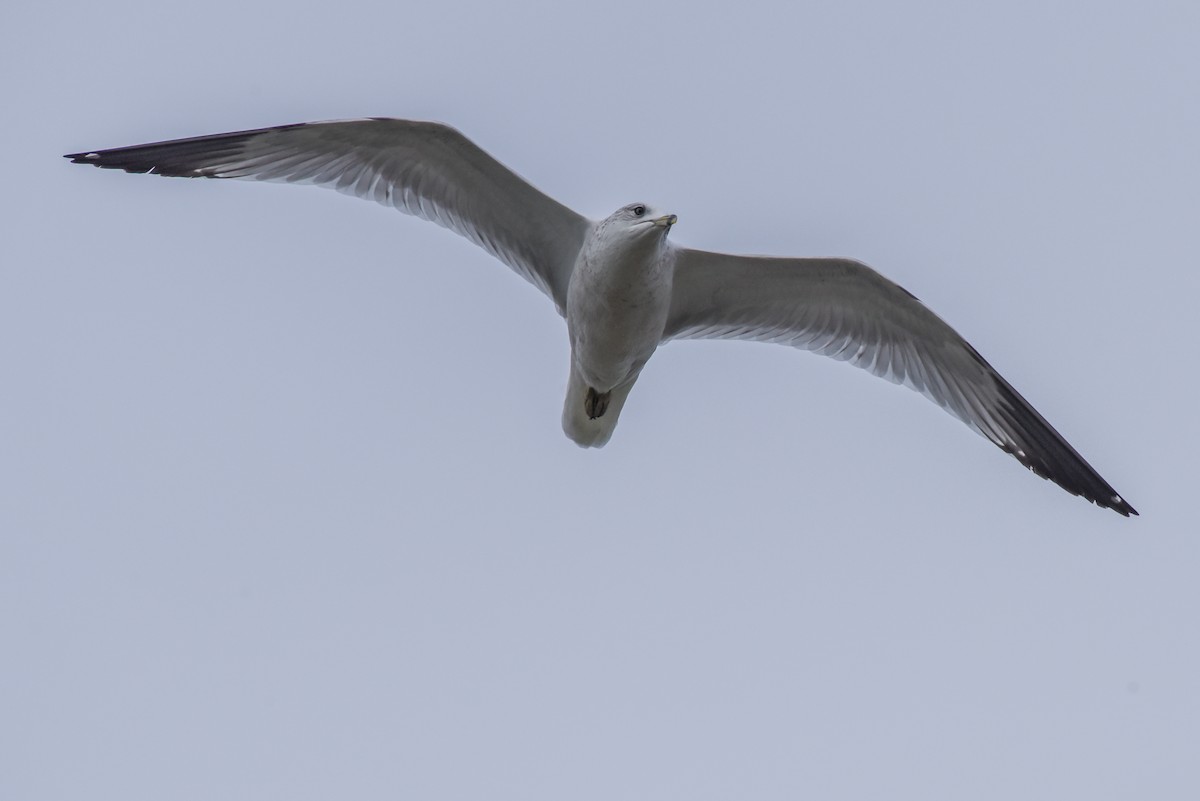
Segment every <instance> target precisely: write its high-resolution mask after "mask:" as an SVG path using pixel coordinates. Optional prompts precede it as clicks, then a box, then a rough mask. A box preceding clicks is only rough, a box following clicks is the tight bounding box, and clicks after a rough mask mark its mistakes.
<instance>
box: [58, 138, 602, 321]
mask: <svg viewBox="0 0 1200 801" xmlns="http://www.w3.org/2000/svg"><path fill="white" fill-rule="evenodd" d="M67 158H69V159H71V161H72V162H74V163H76V164H93V165H95V166H97V167H108V168H113V169H120V170H125V171H126V172H139V173H157V174H159V175H171V176H183V177H188V178H250V179H256V180H259V181H284V182H287V183H310V184H316V185H317V186H325V187H329V188H331V189H336V190H338V191H339V192H344V193H346V194H349V195H355V196H357V197H361V198H365V199H367V200H374V201H377V202H379V203H382V204H383V205H385V206H392V207H393V208H396V209H398V210H400V211H402V212H405V213H407V214H412V215H415V216H417V217H420V218H422V219H425V220H430V221H431V222H435V223H438V224H439V225H442V226H445V227H446V228H449V229H451V230H453V231H455V232H457V233H459V234H461V235H462V236H465V237H466V238H467V239H470V240H471V241H472V242H474V243H475V244H477V245H479V246H480V247H482V248H483V249H484V250H486V251H488V252H489V253H491V254H492V255H493V256H495V257H496V258H498V259H500V260H501V261H502V262H504V263H505V264H507V265H508V266H509V267H512V268H513V269H514V270H516V271H517V272H518V273H520V274H521V275H522V276H524V277H525V278H526V279H527V280H528V281H530V282H531V283H533V284H534V285H535V286H537V287H538V288H539V289H541V290H542V291H543V292H545V293H546V294H547V295H549V296H550V298H551V299H552V300H553V301H554V303H555V305H556V306H557V307H558V309H559V312H560V313H562V311H563V309H565V307H566V297H567V284H568V282H569V281H570V277H571V270H572V268H573V267H574V264H575V257H576V255H577V254H578V253H579V250H580V248H581V247H582V246H583V241H584V239H585V238H586V236H587V234H588V231H589V230H590V229H591V225H592V223H591V222H590V221H589V220H588V219H587V218H585V217H583V216H581V215H579V214H576V213H575V212H574V211H572V210H571V209H569V208H567V207H566V206H564V205H562V204H561V203H558V202H557V201H555V200H553V199H552V198H550V197H547V196H546V195H544V194H542V193H541V192H539V191H538V190H537V189H535V188H534V187H533V186H531V185H530V184H528V183H527V182H526V181H524V180H523V179H522V178H520V177H519V176H518V175H517V174H516V173H514V172H512V171H511V170H509V169H508V168H507V167H505V166H504V165H503V164H501V163H500V162H498V161H496V160H495V159H494V158H492V157H491V156H489V155H488V154H487V153H485V152H484V151H483V150H481V149H480V148H479V147H477V146H476V145H475V144H474V143H473V142H471V141H470V140H469V139H467V138H466V137H465V136H463V135H462V134H461V133H459V132H458V131H456V130H455V129H453V128H451V127H449V126H446V125H442V124H440V123H432V122H415V121H411V120H394V119H363V120H346V121H335V122H316V123H301V124H298V125H284V126H280V127H277V128H262V129H259V130H254V131H239V132H236V133H227V134H215V135H213V136H198V137H195V138H191V139H176V140H173V141H170V142H157V143H154V144H148V145H135V146H133V147H122V148H115V149H113V150H96V151H87V152H83V153H72V154H70V155H68V156H67Z"/></svg>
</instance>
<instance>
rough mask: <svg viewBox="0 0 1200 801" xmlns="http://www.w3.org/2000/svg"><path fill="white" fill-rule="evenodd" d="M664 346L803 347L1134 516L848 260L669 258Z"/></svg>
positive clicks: (902, 299)
mask: <svg viewBox="0 0 1200 801" xmlns="http://www.w3.org/2000/svg"><path fill="white" fill-rule="evenodd" d="M675 260H676V261H675V282H674V287H673V290H672V292H673V295H672V302H671V311H670V314H669V316H668V320H667V327H666V331H665V333H664V339H697V338H719V339H748V340H756V341H761V342H774V343H778V344H781V345H790V346H791V347H795V348H801V349H804V350H810V351H813V352H815V353H820V354H822V355H825V356H829V357H831V358H834V359H838V360H840V361H845V362H848V363H850V364H852V365H854V366H855V367H859V368H862V369H864V370H867V371H868V372H870V373H872V374H874V375H877V376H880V377H881V378H886V379H888V380H889V381H892V382H895V383H898V384H903V385H905V386H908V387H911V388H912V389H915V390H916V391H918V392H920V393H921V394H922V395H924V396H925V397H927V398H929V399H930V400H932V401H933V402H934V403H936V404H938V405H939V406H941V407H942V408H944V409H946V411H948V412H950V413H951V414H953V415H954V416H955V417H957V418H958V419H959V420H962V421H963V422H964V423H966V424H967V425H968V426H970V427H971V428H972V429H974V430H975V431H977V432H978V433H980V434H982V435H983V436H985V437H987V438H988V439H989V440H991V441H992V442H994V443H995V444H996V445H998V446H999V447H1000V448H1002V449H1004V450H1005V451H1006V452H1008V453H1011V454H1012V455H1013V456H1015V457H1016V458H1017V460H1018V461H1020V462H1021V464H1023V465H1025V466H1026V467H1028V468H1029V469H1030V470H1032V471H1033V472H1035V473H1036V474H1038V475H1040V476H1042V477H1043V478H1048V479H1050V480H1052V481H1054V482H1055V483H1056V484H1058V485H1059V486H1061V487H1062V488H1063V489H1065V490H1067V491H1068V492H1070V493H1072V494H1075V495H1082V496H1083V497H1085V498H1087V499H1088V500H1089V501H1092V502H1093V503H1096V504H1098V505H1099V506H1103V507H1106V508H1109V509H1113V510H1114V511H1116V512H1118V513H1120V514H1122V515H1126V516H1128V515H1130V514H1137V512H1136V511H1135V510H1134V509H1133V507H1132V506H1130V505H1129V504H1128V503H1126V502H1125V501H1124V500H1123V499H1122V498H1121V497H1120V496H1119V495H1118V494H1117V493H1116V492H1115V491H1114V490H1113V488H1112V487H1111V486H1109V485H1108V483H1107V482H1105V481H1104V479H1102V478H1101V477H1100V475H1099V474H1098V473H1096V471H1095V470H1094V469H1092V467H1091V466H1090V465H1088V463H1087V462H1086V461H1084V459H1083V458H1082V457H1081V456H1080V455H1079V454H1078V453H1077V452H1076V451H1075V449H1074V448H1072V447H1071V446H1070V445H1069V444H1068V443H1067V441H1066V440H1065V439H1063V437H1062V436H1061V435H1060V434H1059V433H1058V432H1057V431H1055V430H1054V428H1053V427H1051V426H1050V424H1049V423H1047V422H1046V420H1045V419H1044V418H1043V417H1042V416H1041V415H1040V414H1038V413H1037V411H1036V410H1034V408H1033V407H1032V406H1030V405H1029V403H1028V402H1027V401H1026V400H1025V399H1024V398H1022V397H1021V396H1020V394H1018V393H1017V391H1016V390H1014V389H1013V388H1012V386H1011V385H1010V384H1009V383H1008V382H1007V381H1005V380H1004V378H1003V377H1002V376H1001V375H1000V374H999V373H997V372H996V370H995V369H993V368H992V366H991V365H990V364H988V363H987V361H985V360H984V359H983V357H982V356H980V355H979V353H978V352H977V351H976V350H975V349H974V348H973V347H971V345H970V344H968V343H967V341H966V340H965V339H963V338H962V337H961V336H959V334H958V333H957V332H956V331H955V330H954V329H952V328H951V327H950V326H949V325H947V324H946V323H945V322H944V321H942V319H941V318H940V317H938V316H937V315H936V314H934V313H933V312H931V311H930V310H929V309H928V308H926V307H925V305H924V304H922V303H921V302H920V301H919V300H917V299H916V298H915V297H914V296H913V295H912V294H911V293H909V292H907V291H906V290H904V289H902V288H901V287H899V286H897V285H896V284H894V283H892V282H891V281H889V280H888V279H886V278H884V277H883V276H881V275H880V274H879V273H877V272H875V271H874V270H872V269H871V268H869V267H867V266H866V265H865V264H862V263H860V262H856V261H852V260H850V259H783V258H767V257H756V256H730V255H726V254H721V253H707V252H704V251H698V250H687V249H677V250H676V251H675Z"/></svg>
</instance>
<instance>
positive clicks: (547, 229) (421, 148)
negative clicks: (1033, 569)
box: [66, 118, 1137, 517]
mask: <svg viewBox="0 0 1200 801" xmlns="http://www.w3.org/2000/svg"><path fill="white" fill-rule="evenodd" d="M66 158H68V159H70V160H71V161H72V162H73V163H76V164H92V165H95V166H97V167H105V168H110V169H119V170H125V171H126V172H132V173H155V174H157V175H166V176H181V177H187V178H245V179H253V180H259V181H280V182H286V183H298V184H314V185H316V186H323V187H328V188H331V189H336V190H338V191H339V192H343V193H345V194H348V195H354V196H356V197H360V198H365V199H367V200H374V201H376V202H378V203H382V204H383V205H385V206H390V207H392V208H395V209H397V210H398V211H402V212H405V213H407V214H411V215H414V216H416V217H420V218H421V219H424V220H429V221H430V222H434V223H437V224H438V225H441V226H444V227H446V228H449V229H450V230H452V231H455V232H456V233H458V234H460V235H462V236H464V237H466V238H467V239H469V240H471V241H472V242H474V243H475V244H476V245H479V246H480V247H482V248H483V249H484V250H486V251H487V252H488V253H490V254H492V255H493V256H495V257H496V258H497V259H499V260H500V261H502V262H504V263H505V264H507V265H508V266H509V267H511V268H512V269H513V270H514V271H516V272H517V273H518V274H520V275H521V277H523V278H525V279H526V280H527V281H529V282H530V283H531V284H533V285H534V286H536V287H537V288H538V289H540V290H541V291H542V292H544V293H545V294H546V295H547V296H549V298H550V299H551V300H552V301H553V302H554V305H555V308H556V309H557V310H558V313H559V314H560V315H562V316H563V317H565V318H566V322H567V333H568V336H569V339H570V345H571V366H570V375H569V377H568V380H567V395H566V401H565V402H564V404H563V414H562V426H563V431H564V432H565V433H566V435H567V436H568V437H570V438H571V439H572V440H574V441H575V442H576V443H578V444H579V445H580V446H583V447H601V446H603V445H605V444H606V443H607V442H608V440H609V438H610V437H611V436H612V433H613V430H614V429H615V428H616V425H617V419H618V418H619V417H620V414H621V410H622V409H623V408H624V406H625V402H626V400H627V399H628V397H629V393H630V390H632V389H633V385H634V383H635V382H636V381H637V379H638V376H639V375H640V374H641V372H642V369H643V368H644V367H645V366H646V362H647V361H649V359H650V357H651V356H652V355H653V354H654V352H655V351H656V350H657V349H658V347H659V346H660V345H662V344H664V343H666V342H668V341H670V340H673V339H705V338H712V339H742V340H754V341H759V342H774V343H777V344H780V345H790V346H792V347H794V348H800V349H803V350H808V351H813V352H815V353H820V354H823V355H825V356H829V357H831V358H834V359H838V360H840V361H844V362H848V363H850V364H852V365H854V366H855V367H859V368H862V369H864V370H867V371H869V372H870V373H872V374H874V375H877V376H880V377H881V378H886V379H887V380H889V381H892V382H894V383H897V384H903V385H905V386H907V387H910V388H912V389H914V390H916V391H917V392H920V393H921V394H922V395H924V396H925V397H927V398H929V399H930V400H931V401H933V402H934V403H936V404H938V405H939V406H941V407H942V408H943V409H945V410H946V411H947V412H949V413H950V414H952V415H954V416H955V417H957V418H958V419H959V420H961V421H962V422H964V423H966V424H967V425H968V426H969V427H970V428H972V429H974V430H975V431H976V432H977V433H979V434H982V435H983V436H984V437H986V438H987V439H989V440H991V441H992V442H993V443H995V444H996V445H997V446H999V447H1000V448H1002V449H1003V450H1004V451H1005V452H1007V453H1009V454H1011V455H1012V456H1014V457H1015V458H1016V459H1017V461H1019V462H1020V463H1021V464H1023V465H1024V466H1025V467H1027V468H1029V469H1030V470H1032V471H1033V472H1034V473H1036V474H1037V475H1039V476H1041V477H1042V478H1046V479H1049V480H1051V481H1053V482H1054V483H1056V484H1058V485H1059V486H1060V487H1062V488H1063V489H1064V490H1066V491H1067V492H1069V493H1071V494H1073V495H1080V496H1083V497H1084V498H1086V499H1087V500H1089V501H1091V502H1092V503H1095V504H1096V505H1098V506H1100V507H1104V508H1108V509H1112V510H1113V511H1115V512H1117V513H1119V514H1121V515H1124V516H1126V517H1128V516H1129V515H1136V514H1137V511H1136V510H1134V508H1133V507H1132V506H1130V505H1129V504H1128V503H1127V502H1126V501H1125V500H1124V499H1122V498H1121V496H1120V495H1118V494H1117V493H1116V491H1115V490H1114V489H1113V488H1112V487H1111V486H1109V484H1108V483H1107V482H1106V481H1105V480H1104V479H1103V478H1101V477H1100V475H1099V474H1098V473H1097V472H1096V471H1095V470H1094V469H1092V467H1091V466H1090V465H1089V464H1088V463H1087V462H1086V461H1084V459H1083V457H1081V456H1080V455H1079V454H1078V453H1077V452H1076V451H1075V449H1074V448H1072V447H1071V446H1070V445H1069V444H1068V443H1067V441H1066V440H1065V439H1063V437H1062V436H1061V435H1060V434H1059V433H1058V432H1057V431H1055V430H1054V428H1053V427H1052V426H1051V425H1050V424H1049V423H1047V422H1046V420H1045V419H1044V418H1043V417H1042V416H1041V415H1040V414H1038V413H1037V411H1036V410H1034V408H1033V407H1032V406H1030V405H1029V403H1028V402H1027V401H1026V400H1025V399H1024V398H1022V397H1021V395H1020V394H1018V393H1017V391H1016V390H1015V389H1013V387H1012V386H1011V385H1010V384H1009V383H1008V382H1007V381H1005V380H1004V378H1003V377H1001V376H1000V374H999V373H998V372H996V370H995V369H993V368H992V366H991V365H990V364H988V363H987V361H986V360H984V358H983V357H982V356H980V355H979V353H978V352H977V351H976V350H975V349H974V348H973V347H971V345H970V344H968V343H967V341H966V340H965V339H963V338H962V337H961V336H960V335H959V334H958V333H957V332H956V331H955V330H954V329H952V328H951V327H950V326H949V325H947V324H946V323H945V322H943V321H942V319H941V318H940V317H938V316H937V315H936V314H934V313H933V312H932V311H930V310H929V309H928V308H926V307H925V305H924V304H922V303H921V302H920V301H919V300H917V298H916V297H915V296H913V295H912V294H911V293H909V292H908V291H906V290H905V289H902V288H901V287H900V286H898V285H896V284H894V283H892V282H891V281H889V280H888V279H887V278H884V277H883V276H882V275H880V274H879V273H877V272H875V271H874V270H873V269H871V268H870V267H868V266H866V265H865V264H863V263H861V262H859V261H855V260H853V259H845V258H777V257H767V256H737V255H730V254H725V253H710V252H707V251H703V250H692V249H690V248H683V247H678V246H676V245H674V244H673V243H670V242H668V241H667V235H668V234H669V233H670V231H671V226H673V225H674V224H675V223H676V221H677V218H676V216H675V215H674V214H667V213H664V212H662V211H660V210H658V209H656V208H653V207H651V206H650V205H648V204H646V203H642V202H637V203H630V204H629V205H626V206H622V207H621V208H619V209H617V210H616V211H615V212H613V213H612V214H610V215H608V216H607V217H605V218H604V219H602V220H592V219H589V218H588V217H585V216H583V215H581V214H578V213H576V212H575V211H573V210H571V209H569V208H567V207H566V206H564V205H562V204H561V203H558V202H557V201H555V200H554V199H552V198H550V197H548V196H547V195H545V194H543V193H542V192H540V191H539V190H537V189H535V188H534V187H533V186H532V185H530V184H529V183H527V182H526V181H525V180H523V179H522V178H521V177H519V176H518V175H517V174H516V173H514V172H512V171H511V170H509V169H508V168H507V167H505V166H504V165H503V164H501V163H500V162H499V161H497V160H496V159H494V158H492V157H491V156H490V155H488V154H487V153H485V152H484V151H483V150H482V149H480V148H479V147H478V146H477V145H475V144H474V143H473V142H471V141H470V140H469V139H467V138H466V137H465V136H463V135H462V134H461V133H459V132H458V131H457V130H455V129H454V128H451V127H449V126H447V125H443V124H441V123H435V122H420V121H413V120H401V119H388V118H368V119H358V120H336V121H330V122H310V123H299V124H295V125H283V126H278V127H273V128H261V129H257V130H251V131H237V132H234V133H224V134H215V135H211V136H199V137H193V138H189V139H176V140H171V141H166V142H156V143H153V144H146V145H135V146H132V147H121V148H114V149H111V150H95V151H86V152H83V153H73V154H69V155H67V156H66Z"/></svg>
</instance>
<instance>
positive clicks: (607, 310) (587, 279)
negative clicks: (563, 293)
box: [567, 232, 672, 392]
mask: <svg viewBox="0 0 1200 801" xmlns="http://www.w3.org/2000/svg"><path fill="white" fill-rule="evenodd" d="M599 233H600V235H599V236H596V237H594V238H593V239H591V240H590V241H589V242H588V243H587V245H585V247H584V248H583V250H582V251H581V252H580V254H579V261H578V262H577V264H576V265H575V270H574V273H573V274H572V276H571V284H570V287H569V288H568V290H567V329H568V331H569V333H570V338H571V356H572V359H574V361H575V366H576V368H577V369H578V370H579V373H580V374H581V375H582V376H583V378H584V379H585V380H586V381H587V382H588V384H589V386H591V387H593V388H595V389H596V390H598V391H600V392H607V391H608V390H610V389H612V388H613V387H616V386H618V385H620V384H622V383H624V382H626V381H628V380H629V379H631V378H634V377H636V376H637V374H638V372H640V371H641V369H642V367H643V366H644V365H645V363H646V360H647V359H649V358H650V356H651V355H652V354H653V353H654V350H655V348H657V347H658V344H659V342H660V341H661V340H662V334H663V328H664V327H665V325H666V320H667V311H668V310H669V308H670V305H671V275H672V264H671V258H670V255H671V254H670V249H669V248H668V247H666V245H665V243H664V242H663V241H662V239H660V238H659V237H654V236H646V237H636V238H634V237H625V238H620V237H611V236H610V237H605V236H604V235H603V232H599Z"/></svg>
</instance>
